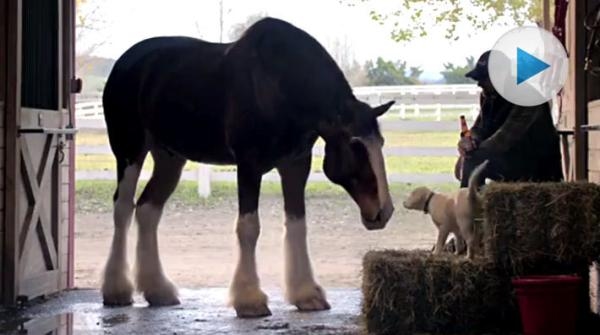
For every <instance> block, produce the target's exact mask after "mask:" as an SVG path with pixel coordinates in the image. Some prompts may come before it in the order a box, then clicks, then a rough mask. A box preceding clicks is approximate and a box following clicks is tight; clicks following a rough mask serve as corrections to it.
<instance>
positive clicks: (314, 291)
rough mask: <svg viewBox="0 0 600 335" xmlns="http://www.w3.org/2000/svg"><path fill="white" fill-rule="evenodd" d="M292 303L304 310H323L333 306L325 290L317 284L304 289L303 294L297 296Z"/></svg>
mask: <svg viewBox="0 0 600 335" xmlns="http://www.w3.org/2000/svg"><path fill="white" fill-rule="evenodd" d="M292 303H293V304H294V305H296V307H298V310H300V311H303V312H309V311H323V310H327V309H330V308H331V306H330V305H329V303H328V302H327V299H326V298H325V292H323V289H321V287H320V286H319V285H317V284H314V285H311V286H310V287H308V288H305V289H303V290H302V294H300V295H299V296H297V297H296V298H295V299H294V300H293V302H292Z"/></svg>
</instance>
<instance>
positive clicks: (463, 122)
mask: <svg viewBox="0 0 600 335" xmlns="http://www.w3.org/2000/svg"><path fill="white" fill-rule="evenodd" d="M460 137H467V138H468V139H471V130H470V129H469V126H468V125H467V119H465V116H464V115H461V116H460Z"/></svg>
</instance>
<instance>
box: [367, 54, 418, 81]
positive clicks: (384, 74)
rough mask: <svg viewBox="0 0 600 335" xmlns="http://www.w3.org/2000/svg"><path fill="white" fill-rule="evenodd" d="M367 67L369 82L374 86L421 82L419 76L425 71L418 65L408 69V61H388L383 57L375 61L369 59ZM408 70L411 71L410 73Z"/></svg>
mask: <svg viewBox="0 0 600 335" xmlns="http://www.w3.org/2000/svg"><path fill="white" fill-rule="evenodd" d="M365 69H366V71H367V78H368V79H369V84H370V85H374V86H379V85H415V84H419V83H420V82H419V76H420V75H421V73H422V72H423V71H422V70H421V69H420V68H418V67H411V68H410V70H407V67H406V62H402V61H396V62H392V61H386V60H384V59H383V58H381V57H379V58H377V60H376V62H375V63H373V61H367V63H366V64H365ZM407 72H409V74H408V75H407Z"/></svg>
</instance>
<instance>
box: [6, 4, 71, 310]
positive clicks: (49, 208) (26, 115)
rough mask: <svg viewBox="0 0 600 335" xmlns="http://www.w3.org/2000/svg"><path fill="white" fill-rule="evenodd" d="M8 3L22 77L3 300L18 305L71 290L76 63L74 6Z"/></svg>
mask: <svg viewBox="0 0 600 335" xmlns="http://www.w3.org/2000/svg"><path fill="white" fill-rule="evenodd" d="M9 1H12V2H13V3H15V4H16V7H15V9H14V10H15V11H16V12H17V17H20V18H21V20H20V21H21V22H16V24H17V28H15V29H14V31H15V32H16V33H17V39H16V40H17V42H16V43H15V46H16V48H17V49H18V52H17V53H16V54H17V55H18V57H15V59H14V61H15V62H16V64H14V66H15V67H16V68H17V69H19V68H20V71H18V73H17V78H16V79H15V81H14V82H8V84H9V85H14V86H16V88H15V90H16V91H17V93H16V94H17V95H18V98H15V100H16V101H17V103H16V104H15V105H14V106H13V108H12V109H11V110H8V109H7V118H6V120H7V123H6V127H7V129H9V128H10V129H11V131H8V130H7V134H6V139H7V154H6V158H7V162H6V165H7V168H6V180H7V185H6V198H7V199H6V201H5V202H6V204H7V206H6V214H5V225H6V236H5V242H6V244H7V245H6V246H5V247H4V249H5V255H6V256H7V257H5V259H6V260H7V264H6V265H5V271H3V272H4V274H5V275H4V280H5V285H4V287H5V292H4V300H5V303H6V304H14V303H16V302H17V301H26V300H28V299H31V298H35V297H38V296H41V295H46V294H50V293H54V292H57V291H59V290H61V289H62V288H65V287H66V283H65V282H66V280H65V278H66V277H67V276H65V273H66V271H67V269H68V257H67V256H68V229H67V222H68V221H67V220H63V218H64V216H65V215H68V214H65V213H66V212H67V211H64V210H63V209H64V206H63V203H64V201H63V196H62V195H61V192H63V187H62V184H63V176H62V174H64V171H63V169H62V168H61V166H62V165H63V162H64V161H65V158H66V157H67V152H66V144H67V143H66V135H67V134H69V133H71V130H70V129H67V128H68V127H67V125H68V122H65V120H66V119H68V118H65V115H69V106H70V101H69V100H70V96H71V95H70V89H69V86H70V85H67V84H66V83H65V81H66V78H69V77H68V76H67V75H66V74H69V72H70V69H69V68H72V67H70V66H66V65H69V64H72V55H71V53H70V52H65V50H69V48H65V45H64V43H65V42H66V43H71V40H70V39H68V36H69V34H65V33H64V27H65V24H64V23H65V22H64V15H65V14H66V15H68V14H69V13H70V11H69V10H67V6H66V5H70V4H71V3H72V2H71V1H70V0H9ZM19 12H20V15H19ZM17 21H19V20H17ZM19 25H20V28H18V26H19ZM69 29H70V28H69ZM19 63H20V64H19ZM9 65H11V64H10V63H9ZM19 90H20V92H18V91H19ZM13 136H14V137H13ZM8 147H10V150H8ZM67 213H68V212H67Z"/></svg>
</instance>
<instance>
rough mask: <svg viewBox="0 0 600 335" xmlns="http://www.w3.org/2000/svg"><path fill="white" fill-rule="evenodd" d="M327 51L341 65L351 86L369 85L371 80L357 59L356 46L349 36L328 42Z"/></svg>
mask: <svg viewBox="0 0 600 335" xmlns="http://www.w3.org/2000/svg"><path fill="white" fill-rule="evenodd" d="M326 49H327V51H328V52H329V54H330V55H331V57H333V59H334V60H335V62H336V63H337V65H338V66H339V67H340V69H341V70H342V72H344V76H345V77H346V79H347V80H348V82H349V83H350V85H351V86H364V85H367V84H368V82H369V80H368V78H367V72H366V71H365V68H364V67H363V66H361V64H360V63H359V62H358V61H357V60H356V56H355V54H354V51H353V50H354V48H353V47H352V44H351V43H350V41H349V40H348V37H347V36H344V37H343V38H339V37H337V38H335V39H334V40H333V41H332V42H329V43H327V47H326Z"/></svg>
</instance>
